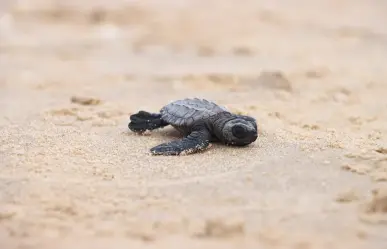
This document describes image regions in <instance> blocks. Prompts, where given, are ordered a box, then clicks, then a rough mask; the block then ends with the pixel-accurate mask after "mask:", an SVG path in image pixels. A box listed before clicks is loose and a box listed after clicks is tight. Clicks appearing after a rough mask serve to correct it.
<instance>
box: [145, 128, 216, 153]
mask: <svg viewBox="0 0 387 249" xmlns="http://www.w3.org/2000/svg"><path fill="white" fill-rule="evenodd" d="M210 138H211V134H210V133H209V131H208V130H207V129H206V128H204V127H203V128H201V129H198V130H194V131H193V132H192V133H190V134H189V135H188V136H186V137H184V138H183V139H180V140H175V141H172V142H168V143H163V144H160V145H157V146H155V147H153V148H152V149H151V150H150V151H151V153H152V154H153V155H164V156H172V155H180V154H193V153H196V152H199V151H201V150H205V149H207V148H208V147H209V145H210Z"/></svg>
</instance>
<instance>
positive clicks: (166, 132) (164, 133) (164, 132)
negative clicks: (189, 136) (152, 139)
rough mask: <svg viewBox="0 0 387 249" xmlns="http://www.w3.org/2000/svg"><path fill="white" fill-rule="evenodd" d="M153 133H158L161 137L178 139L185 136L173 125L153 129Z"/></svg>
mask: <svg viewBox="0 0 387 249" xmlns="http://www.w3.org/2000/svg"><path fill="white" fill-rule="evenodd" d="M152 133H153V134H154V135H158V136H161V137H169V138H176V139H180V138H183V137H184V136H183V134H181V133H180V132H179V131H178V130H176V129H175V128H172V127H168V128H162V129H158V130H155V131H153V132H152Z"/></svg>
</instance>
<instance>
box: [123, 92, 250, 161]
mask: <svg viewBox="0 0 387 249" xmlns="http://www.w3.org/2000/svg"><path fill="white" fill-rule="evenodd" d="M168 125H171V126H172V127H174V128H175V129H177V130H178V131H179V132H180V133H181V134H182V135H183V138H182V139H179V140H174V141H171V142H167V143H162V144H160V145H157V146H155V147H153V148H151V149H150V152H151V153H152V154H153V155H180V154H192V153H196V152H199V151H202V150H205V149H207V148H208V147H209V146H210V143H211V142H221V143H223V144H225V145H232V146H246V145H249V144H251V143H253V142H254V141H255V140H256V139H257V137H258V128H257V123H256V120H255V119H254V118H252V117H249V116H245V115H238V114H234V113H231V112H229V111H228V110H227V109H226V108H224V107H222V106H219V105H217V104H215V103H214V102H211V101H208V100H205V99H199V98H193V99H190V98H186V99H182V100H177V101H174V102H171V103H169V104H168V105H166V106H164V107H163V108H161V110H160V113H150V112H147V111H139V112H138V113H136V114H133V115H131V116H130V123H129V125H128V127H129V129H130V130H132V131H133V132H136V133H143V132H145V131H147V130H149V131H151V130H155V129H158V128H162V127H165V126H168Z"/></svg>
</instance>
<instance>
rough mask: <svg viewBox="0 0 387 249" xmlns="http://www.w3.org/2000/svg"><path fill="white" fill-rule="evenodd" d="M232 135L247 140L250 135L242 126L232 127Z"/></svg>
mask: <svg viewBox="0 0 387 249" xmlns="http://www.w3.org/2000/svg"><path fill="white" fill-rule="evenodd" d="M232 134H233V135H234V137H236V138H245V137H246V136H247V135H248V134H247V130H246V128H245V127H243V126H240V125H236V126H234V127H232Z"/></svg>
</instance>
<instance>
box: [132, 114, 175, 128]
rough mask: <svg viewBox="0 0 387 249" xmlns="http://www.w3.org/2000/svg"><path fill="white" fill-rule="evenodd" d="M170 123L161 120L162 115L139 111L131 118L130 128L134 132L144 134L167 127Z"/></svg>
mask: <svg viewBox="0 0 387 249" xmlns="http://www.w3.org/2000/svg"><path fill="white" fill-rule="evenodd" d="M167 125H168V123H167V122H165V121H164V120H163V119H162V118H161V114H156V113H149V112H145V111H139V112H138V113H136V114H133V115H131V116H130V123H129V124H128V127H129V129H130V130H131V131H134V132H144V131H146V130H154V129H157V128H161V127H164V126H167Z"/></svg>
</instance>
